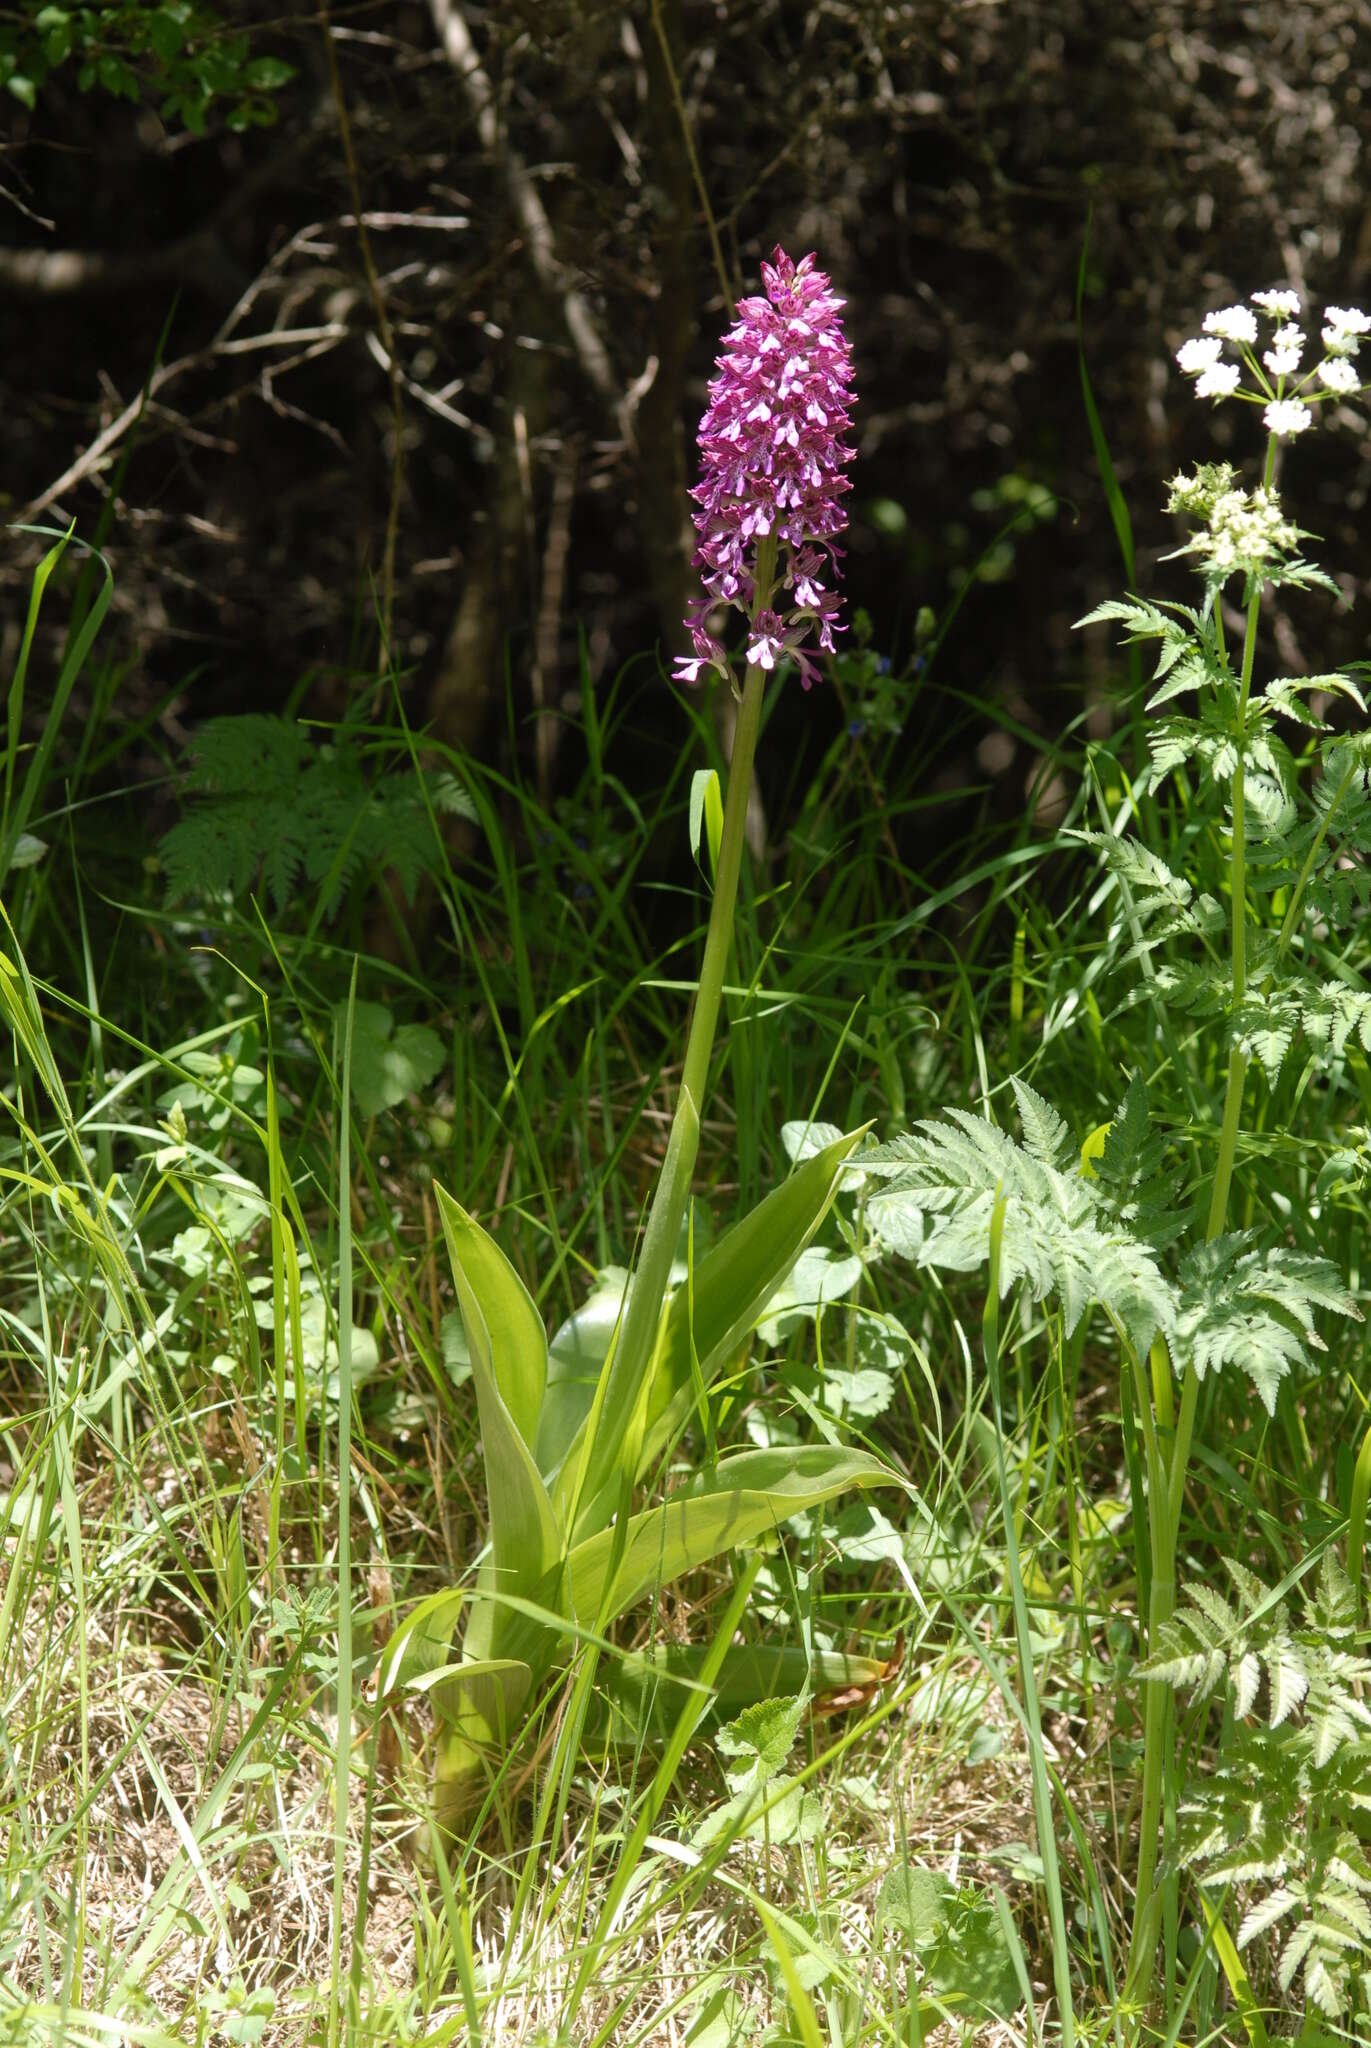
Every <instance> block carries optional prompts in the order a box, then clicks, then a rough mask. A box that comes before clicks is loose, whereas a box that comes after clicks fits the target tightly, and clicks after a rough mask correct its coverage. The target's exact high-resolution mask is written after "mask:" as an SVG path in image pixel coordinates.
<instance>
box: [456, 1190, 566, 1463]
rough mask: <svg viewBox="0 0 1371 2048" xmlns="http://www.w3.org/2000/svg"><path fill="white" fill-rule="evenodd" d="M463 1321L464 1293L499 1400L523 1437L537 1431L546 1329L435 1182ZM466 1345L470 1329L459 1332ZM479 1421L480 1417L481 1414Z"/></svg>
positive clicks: (477, 1229)
mask: <svg viewBox="0 0 1371 2048" xmlns="http://www.w3.org/2000/svg"><path fill="white" fill-rule="evenodd" d="M434 1192H435V1193H436V1195H437V1197H438V1211H439V1214H440V1216H441V1217H442V1223H443V1236H444V1237H445V1238H446V1239H447V1248H448V1256H449V1258H450V1259H451V1261H452V1270H453V1278H454V1279H455V1280H456V1282H457V1298H458V1301H459V1303H460V1306H461V1310H462V1317H463V1322H464V1324H465V1322H466V1321H467V1320H468V1316H467V1297H468V1295H470V1296H471V1298H472V1299H473V1300H474V1301H475V1302H476V1303H477V1304H478V1306H479V1310H480V1314H481V1317H482V1320H483V1321H484V1323H485V1327H486V1331H487V1333H488V1336H489V1341H490V1369H491V1371H492V1373H493V1375H494V1378H495V1384H496V1387H497V1388H498V1390H499V1394H500V1399H501V1400H502V1401H503V1402H504V1405H505V1407H506V1409H507V1410H508V1412H509V1416H510V1419H511V1421H512V1422H513V1423H514V1426H515V1428H516V1429H517V1430H518V1432H519V1434H520V1436H521V1437H522V1438H523V1440H524V1442H525V1443H526V1444H528V1445H529V1446H530V1447H531V1446H532V1444H533V1442H534V1439H535V1438H536V1436H537V1434H538V1415H539V1411H540V1410H541V1408H542V1405H543V1391H544V1388H545V1387H546V1385H547V1332H546V1330H545V1329H544V1328H543V1319H542V1317H541V1316H540V1315H539V1313H538V1311H537V1309H536V1308H535V1306H534V1304H533V1301H532V1299H531V1298H530V1295H529V1292H528V1289H527V1288H526V1287H525V1286H524V1283H523V1281H522V1280H521V1279H520V1278H519V1275H518V1274H517V1273H516V1272H515V1270H514V1268H513V1266H511V1264H510V1263H509V1260H508V1259H507V1258H506V1257H505V1255H504V1253H503V1252H502V1251H501V1250H500V1247H499V1245H498V1244H496V1242H495V1240H494V1238H493V1237H491V1235H490V1234H489V1232H488V1231H485V1230H482V1228H481V1226H480V1224H479V1223H477V1222H476V1220H475V1218H474V1217H471V1216H468V1214H467V1212H466V1210H465V1209H464V1208H463V1207H462V1205H461V1203H460V1202H456V1201H454V1200H453V1198H452V1196H451V1195H450V1194H449V1193H448V1192H447V1189H446V1188H441V1187H438V1186H436V1184H435V1188H434ZM465 1335H466V1341H467V1345H468V1348H471V1342H472V1340H471V1332H470V1331H469V1330H466V1331H465ZM482 1421H483V1422H484V1417H482Z"/></svg>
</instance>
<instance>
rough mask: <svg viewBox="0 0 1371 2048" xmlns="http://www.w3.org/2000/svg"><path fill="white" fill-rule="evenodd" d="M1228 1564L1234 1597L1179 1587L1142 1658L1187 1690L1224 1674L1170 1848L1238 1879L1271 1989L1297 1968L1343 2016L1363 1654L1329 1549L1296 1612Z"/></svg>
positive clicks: (1358, 1896)
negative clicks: (1220, 1717) (1197, 1774)
mask: <svg viewBox="0 0 1371 2048" xmlns="http://www.w3.org/2000/svg"><path fill="white" fill-rule="evenodd" d="M1225 1563H1226V1569H1227V1571H1228V1575H1229V1578H1230V1579H1231V1581H1232V1583H1233V1587H1234V1589H1235V1593H1236V1598H1235V1599H1234V1600H1232V1601H1229V1600H1225V1599H1224V1598H1223V1596H1222V1595H1221V1594H1219V1593H1218V1592H1217V1591H1216V1590H1215V1589H1214V1588H1212V1587H1209V1586H1204V1585H1202V1584H1191V1585H1190V1586H1188V1587H1187V1588H1186V1604H1185V1606H1184V1607H1183V1608H1182V1609H1181V1611H1180V1612H1179V1613H1178V1614H1177V1615H1176V1616H1175V1617H1174V1619H1173V1620H1171V1621H1170V1622H1168V1623H1167V1624H1165V1625H1164V1626H1163V1627H1162V1628H1161V1629H1160V1630H1159V1632H1158V1640H1157V1646H1156V1650H1155V1652H1154V1654H1153V1656H1152V1657H1151V1658H1150V1660H1149V1662H1148V1664H1147V1666H1146V1669H1147V1671H1148V1673H1149V1674H1150V1675H1151V1676H1153V1677H1156V1678H1161V1679H1165V1680H1166V1681H1167V1682H1168V1683H1169V1684H1171V1685H1174V1686H1185V1687H1188V1688H1189V1689H1190V1691H1191V1694H1192V1697H1193V1698H1194V1699H1195V1700H1196V1701H1197V1702H1203V1701H1206V1700H1209V1699H1210V1698H1212V1697H1213V1695H1214V1694H1215V1692H1216V1690H1217V1689H1218V1688H1219V1686H1220V1685H1222V1686H1224V1688H1225V1690H1226V1692H1227V1694H1228V1698H1229V1701H1230V1703H1231V1713H1232V1717H1233V1723H1234V1724H1236V1725H1232V1732H1231V1734H1230V1735H1229V1736H1228V1737H1227V1739H1226V1740H1225V1742H1224V1744H1223V1746H1222V1748H1221V1752H1220V1757H1219V1761H1218V1764H1217V1767H1216V1768H1215V1769H1214V1770H1213V1771H1212V1772H1211V1773H1209V1774H1208V1775H1207V1776H1206V1777H1205V1778H1204V1779H1203V1780H1201V1781H1200V1782H1199V1783H1198V1784H1197V1785H1196V1786H1195V1787H1193V1788H1192V1790H1191V1791H1190V1793H1189V1794H1188V1796H1187V1797H1186V1799H1185V1800H1184V1801H1183V1802H1182V1804H1181V1809H1180V1830H1181V1834H1180V1854H1181V1858H1182V1861H1183V1862H1184V1863H1185V1864H1186V1865H1187V1866H1189V1867H1193V1868H1194V1869H1195V1870H1196V1871H1197V1873H1198V1875H1199V1877H1200V1880H1201V1882H1202V1883H1203V1884H1204V1885H1206V1886H1207V1887H1219V1886H1224V1887H1227V1886H1238V1887H1240V1888H1241V1890H1242V1891H1243V1893H1244V1895H1245V1896H1246V1897H1247V1898H1248V1903H1247V1905H1246V1909H1245V1911H1244V1914H1243V1918H1242V1922H1241V1925H1240V1927H1239V1929H1238V1946H1239V1948H1240V1949H1242V1948H1247V1947H1248V1946H1250V1945H1251V1944H1252V1943H1254V1942H1256V1941H1258V1940H1260V1939H1263V1938H1265V1939H1267V1941H1268V1944H1269V1945H1271V1946H1273V1947H1274V1948H1276V1949H1277V1950H1278V1954H1277V1957H1276V1974H1277V1981H1278V1983H1279V1985H1280V1989H1281V1991H1282V1992H1283V1993H1288V1992H1289V1991H1290V1990H1291V1988H1292V1986H1293V1985H1294V1983H1295V1980H1296V1978H1297V1977H1299V1976H1301V1974H1302V1976H1303V1985H1304V1994H1305V1998H1306V2000H1307V2001H1308V2002H1309V2004H1310V2005H1312V2006H1313V2007H1315V2008H1316V2009H1317V2010H1318V2011H1319V2012H1321V2013H1323V2014H1324V2015H1325V2016H1326V2017H1328V2018H1329V2019H1340V2018H1342V2017H1344V2016H1345V2015H1346V2013H1347V2012H1348V2010H1349V2007H1350V2006H1351V2005H1352V2003H1353V2002H1354V2000H1356V1999H1357V1998H1358V1997H1360V1998H1361V1999H1362V2000H1363V2001H1367V2000H1371V1857H1368V1853H1367V1850H1366V1847H1365V1844H1364V1841H1363V1839H1362V1837H1364V1835H1365V1834H1366V1832H1367V1829H1368V1827H1371V1706H1368V1704H1367V1699H1366V1691H1367V1685H1368V1681H1371V1658H1368V1657H1366V1656H1365V1655H1364V1654H1363V1653H1362V1650H1361V1648H1360V1647H1359V1645H1358V1639H1357V1629H1356V1601H1355V1598H1354V1595H1353V1591H1352V1587H1351V1585H1350V1583H1349V1581H1348V1580H1347V1578H1346V1576H1345V1575H1344V1573H1343V1572H1342V1571H1341V1570H1340V1569H1339V1567H1338V1565H1337V1564H1336V1562H1335V1561H1334V1559H1333V1557H1332V1556H1331V1554H1325V1556H1324V1559H1323V1562H1322V1564H1321V1566H1320V1570H1319V1574H1318V1579H1317V1583H1316V1585H1315V1587H1314V1590H1313V1591H1312V1593H1305V1594H1304V1595H1303V1597H1302V1600H1301V1611H1300V1613H1299V1615H1298V1616H1296V1615H1295V1614H1293V1613H1292V1609H1291V1605H1290V1603H1289V1602H1288V1601H1287V1600H1286V1599H1284V1598H1282V1597H1280V1595H1279V1594H1278V1593H1277V1592H1272V1591H1270V1590H1268V1589H1267V1588H1266V1587H1265V1586H1264V1585H1263V1584H1262V1582H1261V1581H1260V1580H1259V1579H1258V1578H1257V1577H1256V1575H1255V1574H1254V1573H1253V1572H1251V1571H1249V1570H1247V1569H1246V1568H1245V1567H1244V1566H1241V1565H1238V1564H1236V1563H1235V1562H1233V1561H1232V1560H1225ZM1259 1709H1260V1719H1259V1720H1258V1719H1256V1718H1255V1717H1256V1715H1257V1713H1258V1710H1259ZM1225 1725H1226V1726H1228V1725H1231V1724H1229V1723H1228V1721H1227V1719H1226V1722H1225Z"/></svg>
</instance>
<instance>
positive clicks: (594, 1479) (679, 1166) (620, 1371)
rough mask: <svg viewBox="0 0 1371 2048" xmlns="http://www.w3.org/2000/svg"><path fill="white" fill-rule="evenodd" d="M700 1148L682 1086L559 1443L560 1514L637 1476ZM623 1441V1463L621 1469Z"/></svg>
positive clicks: (557, 1491) (696, 1121) (693, 1116)
mask: <svg viewBox="0 0 1371 2048" xmlns="http://www.w3.org/2000/svg"><path fill="white" fill-rule="evenodd" d="M699 1149H700V1122H699V1116H698V1114H697V1112H696V1109H695V1106H694V1104H693V1103H692V1102H691V1100H690V1097H689V1095H688V1094H686V1093H685V1092H684V1091H683V1092H682V1095H681V1099H680V1102H679V1103H678V1105H677V1109H676V1116H675V1119H674V1121H673V1123H672V1127H671V1136H670V1138H669V1139H668V1141H667V1150H666V1158H665V1159H664V1160H663V1161H662V1174H661V1180H660V1182H659V1184H658V1188H657V1193H656V1195H655V1196H654V1198H653V1202H652V1207H651V1209H650V1211H649V1213H648V1220H647V1229H646V1230H645V1231H644V1233H643V1247H642V1252H641V1254H640V1256H639V1258H638V1262H637V1265H636V1266H635V1268H634V1271H633V1284H632V1286H631V1287H630V1289H629V1294H628V1300H627V1302H626V1304H625V1308H624V1315H623V1320H622V1321H621V1323H620V1324H619V1328H618V1332H617V1334H616V1336H615V1339H614V1342H613V1344H612V1345H611V1347H610V1351H609V1355H608V1357H607V1358H606V1359H605V1363H604V1366H603V1369H602V1370H601V1373H600V1377H599V1380H598V1382H597V1383H596V1387H595V1395H594V1399H593V1400H592V1402H591V1406H590V1411H589V1413H588V1414H587V1416H586V1419H585V1422H584V1424H583V1425H582V1428H581V1430H580V1431H579V1432H578V1435H577V1437H576V1439H575V1441H574V1443H572V1444H568V1445H566V1446H565V1447H563V1449H562V1454H561V1456H560V1458H559V1462H558V1465H557V1468H556V1475H557V1484H556V1485H555V1487H554V1489H553V1498H554V1499H555V1500H556V1503H557V1507H558V1511H559V1513H560V1514H561V1515H562V1516H563V1518H564V1519H565V1520H571V1519H572V1517H573V1511H574V1510H575V1508H576V1506H577V1504H578V1503H580V1504H581V1505H582V1506H584V1505H585V1504H586V1503H590V1502H594V1501H595V1500H596V1499H597V1497H598V1496H599V1494H600V1493H601V1492H604V1491H606V1490H608V1492H609V1493H610V1494H611V1495H612V1496H615V1497H617V1495H618V1493H619V1492H620V1490H621V1488H620V1484H619V1482H620V1479H621V1477H627V1478H628V1480H629V1481H630V1482H631V1481H632V1480H633V1479H634V1478H636V1476H637V1472H638V1465H639V1450H638V1446H639V1444H640V1442H641V1430H642V1422H643V1397H644V1393H645V1391H646V1386H647V1376H648V1374H649V1372H650V1371H651V1369H652V1354H653V1348H654V1344H655V1342H656V1338H657V1329H658V1324H659V1322H660V1320H661V1305H662V1301H663V1299H664V1298H665V1295H666V1291H667V1287H668V1285H669V1283H670V1279H671V1266H672V1260H673V1259H674V1257H675V1254H676V1245H677V1241H678V1239H679V1237H680V1233H681V1221H682V1218H683V1217H684V1215H685V1212H686V1203H687V1202H688V1201H689V1199H690V1176H691V1174H692V1173H693V1172H694V1169H695V1160H696V1158H697V1156H698V1154H699ZM626 1441H627V1442H628V1443H629V1446H630V1449H629V1453H628V1462H629V1470H628V1472H627V1474H625V1475H621V1473H620V1470H619V1467H620V1462H621V1453H622V1452H623V1450H624V1445H625V1442H626ZM592 1526H593V1524H592Z"/></svg>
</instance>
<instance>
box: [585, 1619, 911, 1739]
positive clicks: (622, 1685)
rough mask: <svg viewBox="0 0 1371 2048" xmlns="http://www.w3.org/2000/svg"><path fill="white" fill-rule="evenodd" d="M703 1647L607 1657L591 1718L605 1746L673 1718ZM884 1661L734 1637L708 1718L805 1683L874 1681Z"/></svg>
mask: <svg viewBox="0 0 1371 2048" xmlns="http://www.w3.org/2000/svg"><path fill="white" fill-rule="evenodd" d="M706 1654H707V1652H706V1650H705V1649H704V1648H703V1647H701V1646H700V1645H698V1644H695V1643H670V1644H664V1645H663V1646H662V1647H661V1648H659V1649H655V1650H651V1651H648V1652H647V1653H645V1654H644V1653H641V1652H639V1653H634V1654H631V1655H628V1656H623V1657H620V1658H618V1659H616V1660H615V1661H614V1662H613V1663H608V1662H607V1664H606V1667H605V1668H604V1670H603V1673H602V1679H601V1695H602V1706H601V1711H600V1715H599V1717H598V1719H597V1720H596V1722H595V1723H594V1724H593V1731H592V1732H593V1735H594V1737H595V1739H597V1740H599V1741H601V1742H603V1743H604V1744H605V1746H606V1747H614V1746H617V1745H622V1744H628V1745H630V1746H636V1745H637V1743H638V1742H640V1741H641V1740H642V1739H643V1738H644V1737H660V1736H662V1735H664V1734H667V1733H669V1732H670V1730H671V1729H672V1728H673V1727H674V1726H675V1724H676V1719H677V1716H678V1715H679V1713H680V1711H681V1706H682V1702H683V1700H684V1696H685V1693H686V1692H687V1691H688V1690H690V1689H691V1688H692V1687H694V1686H697V1685H698V1683H699V1673H700V1668H701V1666H702V1665H703V1663H704V1660H705V1656H706ZM889 1668H890V1667H889V1665H888V1664H887V1663H885V1662H884V1661H883V1660H882V1659H880V1658H878V1657H858V1656H849V1655H848V1654H847V1653H846V1652H845V1651H842V1650H816V1651H814V1653H813V1654H812V1655H811V1654H810V1652H809V1651H807V1650H805V1649H803V1648H802V1647H800V1646H799V1645H797V1644H771V1643H760V1644H754V1643H747V1644H743V1643H734V1644H732V1645H731V1646H730V1647H729V1648H728V1649H727V1650H726V1651H725V1652H724V1661H723V1664H722V1665H721V1667H720V1669H719V1672H718V1674H717V1676H716V1677H715V1680H714V1683H713V1686H712V1688H711V1698H710V1702H709V1708H708V1715H709V1718H710V1720H711V1721H714V1720H724V1719H731V1718H732V1717H734V1716H735V1715H737V1714H740V1713H742V1712H743V1710H744V1709H745V1708H747V1707H752V1706H755V1705H756V1704H757V1702H758V1701H759V1700H770V1699H777V1698H793V1697H795V1696H796V1695H798V1694H800V1693H802V1692H803V1691H804V1690H805V1688H806V1687H808V1690H809V1693H810V1695H811V1697H814V1698H817V1699H819V1700H822V1698H823V1695H824V1694H825V1693H837V1692H846V1691H847V1690H849V1689H852V1690H853V1691H857V1690H865V1689H866V1688H868V1687H871V1686H875V1685H879V1684H880V1683H881V1682H882V1681H883V1680H884V1679H885V1678H886V1677H887V1676H888V1674H889Z"/></svg>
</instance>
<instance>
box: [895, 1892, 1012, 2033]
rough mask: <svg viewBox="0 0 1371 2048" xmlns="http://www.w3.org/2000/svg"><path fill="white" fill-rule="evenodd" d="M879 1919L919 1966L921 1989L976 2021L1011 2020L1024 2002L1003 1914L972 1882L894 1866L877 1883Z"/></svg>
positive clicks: (953, 2009) (951, 2008)
mask: <svg viewBox="0 0 1371 2048" xmlns="http://www.w3.org/2000/svg"><path fill="white" fill-rule="evenodd" d="M879 1911H880V1915H881V1919H882V1922H883V1923H884V1924H885V1925H886V1926H888V1927H890V1928H891V1929H893V1930H894V1931H895V1932H896V1933H897V1934H898V1935H899V1936H900V1939H901V1940H902V1941H903V1943H904V1944H905V1946H906V1947H907V1948H908V1949H909V1951H910V1953H911V1954H913V1955H915V1956H917V1957H918V1959H919V1962H920V1964H921V1966H922V1971H923V1979H922V1988H923V1989H925V1990H926V1991H929V1992H931V1993H932V1994H933V1995H934V1997H936V1998H937V1999H938V2000H939V2001H940V2003H941V2004H943V2005H945V2006H947V2007H948V2008H949V2009H950V2010H952V2011H954V2012H957V2013H960V2014H964V2015H966V2016H967V2017H968V2018H974V2019H976V2020H978V2021H982V2022H984V2021H986V2020H990V2019H999V2020H1009V2019H1012V2018H1013V2017H1014V2015H1015V2013H1016V2012H1018V2010H1019V2008H1020V2006H1021V2005H1022V2004H1023V1992H1022V1990H1021V1988H1020V1985H1019V1973H1018V1969H1017V1968H1016V1965H1015V1958H1014V1953H1013V1950H1012V1949H1011V1947H1010V1944H1009V1938H1008V1933H1007V1930H1006V1921H1005V1916H1004V1915H1002V1914H1001V1913H999V1912H997V1911H996V1908H995V1905H994V1903H993V1902H992V1901H991V1900H990V1899H989V1898H988V1897H987V1896H986V1894H985V1893H984V1892H983V1891H982V1890H981V1889H980V1888H979V1887H978V1886H976V1885H962V1886H960V1887H959V1886H957V1885H955V1884H953V1882H952V1880H951V1879H950V1878H948V1877H945V1876H944V1875H943V1873H942V1872H941V1871H938V1870H928V1869H926V1868H925V1867H924V1866H923V1865H922V1864H918V1863H899V1864H896V1866H895V1868H894V1869H893V1870H891V1871H889V1872H887V1874H886V1877H885V1880H884V1882H883V1883H882V1885H881V1893H880V1904H879Z"/></svg>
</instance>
